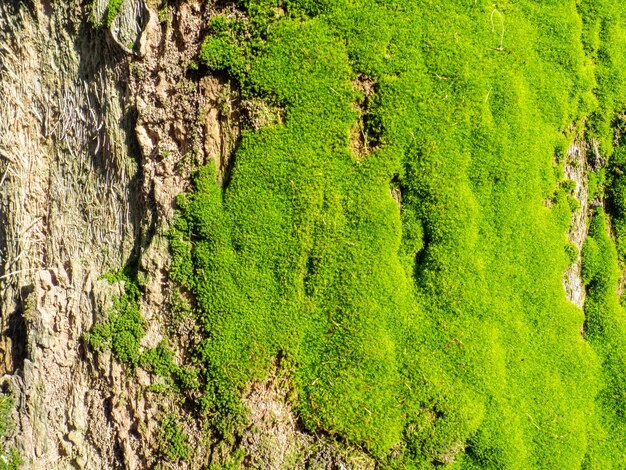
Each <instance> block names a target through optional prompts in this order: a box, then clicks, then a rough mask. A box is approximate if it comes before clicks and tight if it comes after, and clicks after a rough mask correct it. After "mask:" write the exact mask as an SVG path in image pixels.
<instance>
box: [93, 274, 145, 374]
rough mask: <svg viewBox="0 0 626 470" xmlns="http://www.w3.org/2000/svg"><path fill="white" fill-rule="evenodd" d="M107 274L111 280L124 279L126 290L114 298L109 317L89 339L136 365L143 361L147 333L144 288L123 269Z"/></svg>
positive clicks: (97, 327)
mask: <svg viewBox="0 0 626 470" xmlns="http://www.w3.org/2000/svg"><path fill="white" fill-rule="evenodd" d="M103 278H105V279H107V280H108V281H109V282H111V283H115V282H124V293H123V294H122V295H121V296H119V297H118V298H116V299H115V300H114V303H113V309H112V310H111V312H109V315H108V318H107V319H106V320H104V321H103V322H101V323H98V324H96V325H94V327H93V328H92V329H91V331H90V332H89V334H88V335H87V342H88V343H89V344H90V345H91V347H92V348H94V350H96V351H98V350H102V349H110V350H111V351H112V353H113V356H114V357H115V358H116V359H117V360H118V361H120V362H122V363H124V364H128V365H130V366H131V367H135V366H137V365H139V360H140V356H141V353H140V342H141V338H143V336H144V334H145V327H144V321H143V319H142V317H141V313H140V310H139V298H140V295H141V290H140V288H139V285H138V284H137V283H136V282H135V281H133V280H132V279H131V278H130V277H129V276H128V275H127V274H126V273H124V272H123V271H119V272H117V273H109V274H105V275H104V276H103Z"/></svg>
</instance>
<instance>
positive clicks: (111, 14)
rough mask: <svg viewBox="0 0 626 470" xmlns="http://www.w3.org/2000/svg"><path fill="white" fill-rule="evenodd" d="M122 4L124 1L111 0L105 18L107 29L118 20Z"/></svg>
mask: <svg viewBox="0 0 626 470" xmlns="http://www.w3.org/2000/svg"><path fill="white" fill-rule="evenodd" d="M122 2H123V0H109V4H108V6H107V10H106V18H105V22H106V26H107V28H108V27H110V26H111V25H112V24H113V21H115V18H117V15H118V14H119V12H120V9H121V8H122Z"/></svg>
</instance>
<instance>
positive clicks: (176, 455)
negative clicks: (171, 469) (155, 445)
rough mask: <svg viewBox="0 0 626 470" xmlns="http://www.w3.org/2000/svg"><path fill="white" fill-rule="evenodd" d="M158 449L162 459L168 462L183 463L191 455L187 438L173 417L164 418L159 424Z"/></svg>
mask: <svg viewBox="0 0 626 470" xmlns="http://www.w3.org/2000/svg"><path fill="white" fill-rule="evenodd" d="M159 448H160V451H161V454H162V455H163V457H164V458H165V459H166V460H168V461H170V462H179V461H181V460H183V461H185V460H188V459H189V456H190V455H191V447H190V446H189V437H188V436H187V435H186V434H185V433H184V431H183V429H182V426H181V425H180V423H179V422H178V421H177V419H176V417H174V416H173V415H168V416H166V417H165V418H164V419H163V421H162V422H161V426H160V428H159Z"/></svg>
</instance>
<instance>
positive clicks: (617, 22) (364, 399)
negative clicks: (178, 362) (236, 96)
mask: <svg viewBox="0 0 626 470" xmlns="http://www.w3.org/2000/svg"><path fill="white" fill-rule="evenodd" d="M240 6H241V8H242V9H243V11H244V13H245V15H246V19H245V20H244V19H240V20H233V19H232V18H226V17H219V16H218V17H216V18H215V19H214V20H213V21H212V24H211V25H210V29H211V32H210V34H209V36H208V37H207V39H206V41H205V43H204V44H203V48H202V51H201V53H200V60H201V61H202V62H203V63H204V65H205V66H207V67H208V68H209V69H210V70H213V71H216V72H220V73H224V72H226V73H228V74H229V75H230V77H231V79H232V80H233V81H234V82H236V83H237V84H238V86H239V87H240V89H241V90H242V94H243V95H244V96H248V97H254V98H255V99H262V100H264V101H265V102H266V103H268V104H269V105H271V106H278V107H281V108H283V109H284V110H285V111H284V122H283V123H276V124H274V125H271V126H268V127H265V128H262V129H259V130H257V131H246V132H244V133H243V135H242V140H241V144H240V146H239V147H238V149H237V151H236V153H235V155H234V158H235V164H234V167H233V171H232V175H231V178H230V184H229V185H228V186H227V187H226V188H225V189H223V188H221V187H220V186H219V185H218V184H217V183H216V175H215V172H214V170H213V169H212V168H211V167H210V166H209V167H206V168H202V169H201V170H200V171H199V172H198V174H197V175H196V177H195V179H194V189H193V191H192V192H191V193H190V194H189V195H186V196H184V197H181V198H180V199H179V206H180V211H179V214H178V216H177V219H176V220H175V222H174V229H173V230H172V233H171V248H172V254H173V264H172V272H171V275H172V278H173V279H174V280H176V281H178V282H179V283H181V284H182V285H183V286H185V287H186V288H187V289H189V290H190V291H191V292H192V293H193V294H194V295H195V297H196V300H197V304H198V310H199V317H200V321H201V323H202V327H203V331H204V334H205V340H204V342H203V344H202V345H201V347H200V348H198V350H197V351H196V353H197V356H198V357H199V358H201V361H202V363H203V371H202V382H203V387H204V389H203V396H202V399H201V404H202V405H203V407H204V408H205V409H206V410H207V411H209V412H210V413H212V415H213V416H214V417H215V423H216V425H217V426H218V429H219V430H221V431H222V433H224V434H228V433H229V432H233V431H234V430H236V429H237V426H238V425H239V424H240V423H241V422H242V421H241V420H242V417H243V416H244V410H243V407H242V404H241V401H240V394H241V392H242V390H243V389H244V388H245V385H246V384H247V383H248V382H249V381H250V380H254V379H262V378H264V376H265V375H266V374H267V371H268V369H269V367H270V364H271V361H272V358H273V357H275V356H277V355H281V357H283V358H284V359H285V363H287V364H289V369H290V373H291V374H292V376H293V381H294V387H295V390H296V392H297V396H298V397H299V398H298V403H297V412H298V414H299V417H300V418H301V419H302V422H303V423H304V425H305V426H306V427H307V428H308V429H310V430H312V431H317V430H322V431H325V432H328V433H330V434H336V435H338V436H341V437H342V438H343V439H346V440H348V441H350V442H352V443H355V444H357V445H360V446H362V447H363V448H364V449H366V450H367V451H368V452H370V453H371V454H372V455H374V456H376V457H377V458H378V459H380V461H381V462H382V463H383V464H384V465H385V466H389V467H398V468H421V467H427V466H430V465H438V464H450V465H454V466H456V467H458V468H507V469H508V468H519V469H527V468H554V469H563V468H581V467H584V468H621V467H623V466H624V465H625V462H624V455H626V448H625V447H626V445H625V444H626V441H624V439H623V438H619V437H618V436H619V435H620V433H621V434H623V432H622V431H621V430H622V427H623V426H624V419H625V418H624V413H623V410H622V408H623V406H624V403H626V401H624V397H623V391H622V388H623V374H624V373H625V372H626V367H625V365H624V362H623V360H622V355H623V351H626V348H624V347H622V346H623V342H624V341H626V332H625V331H624V330H623V326H622V325H623V323H622V320H621V318H622V315H623V312H622V311H621V307H620V306H619V302H618V298H617V295H616V294H615V292H616V284H617V272H618V271H617V264H616V263H617V255H616V251H615V247H614V246H613V242H612V241H611V240H610V239H609V238H608V235H606V234H605V232H604V231H603V230H604V229H603V228H602V225H603V222H602V220H603V215H602V214H598V215H597V216H596V217H595V218H594V222H593V224H592V230H591V236H590V239H589V241H588V242H587V244H586V245H585V249H584V253H583V258H584V277H585V282H586V283H587V285H588V288H589V296H588V301H587V305H586V306H585V314H586V318H585V314H583V312H581V311H580V310H579V309H577V308H576V307H575V306H574V305H572V304H571V303H569V302H568V301H567V300H566V298H565V293H564V289H563V285H562V276H563V272H564V270H565V269H566V268H567V266H568V265H569V264H570V263H571V261H572V259H573V258H574V256H575V254H576V253H573V252H572V249H571V247H569V246H568V245H567V244H566V233H567V230H568V228H569V223H570V217H571V212H572V209H573V207H572V204H571V195H570V194H569V193H571V189H572V188H571V183H568V182H561V181H560V178H559V171H558V168H555V164H554V157H555V155H559V154H562V153H563V149H564V148H566V147H567V145H568V143H569V141H568V139H569V138H570V137H564V132H565V131H566V129H568V128H569V126H570V125H571V124H572V123H575V122H582V121H583V120H585V121H586V122H588V123H589V126H590V129H591V131H590V132H591V133H592V136H593V138H594V139H596V140H597V141H598V142H599V148H600V149H601V152H602V155H605V156H609V155H610V154H611V153H612V147H613V143H614V135H613V127H612V126H611V123H612V122H613V119H614V116H615V113H616V112H617V111H619V110H620V108H622V107H624V106H625V105H626V92H625V90H626V77H625V76H624V74H625V73H626V56H625V54H626V28H625V27H624V25H625V23H626V12H625V10H624V8H623V7H622V6H621V3H620V2H617V1H609V0H606V1H601V2H595V1H594V2H592V1H579V2H575V1H566V2H536V1H530V0H525V1H520V2H515V3H513V2H508V1H507V2H500V3H498V4H497V5H495V6H494V4H493V3H492V2H486V1H481V0H478V1H474V2H465V3H462V4H461V3H459V2H447V1H446V2H434V1H402V0H396V1H393V0H390V1H378V2H365V1H362V2H361V1H347V0H346V1H323V2H322V1H287V2H278V3H276V2H267V1H266V2H264V1H254V0H249V1H246V2H241V4H240ZM278 7H280V8H278ZM363 82H367V83H371V84H372V85H371V87H370V88H371V89H372V90H373V91H372V94H371V96H369V97H368V98H367V100H365V99H364V91H363V89H364V86H363ZM359 103H361V104H362V103H366V105H365V106H364V105H359ZM363 107H364V108H365V109H361V108H363ZM359 120H362V121H363V122H362V123H361V125H360V129H362V132H363V133H364V134H366V135H365V136H364V140H365V141H367V142H370V143H371V145H369V147H368V148H369V150H368V152H367V153H366V154H365V155H358V153H357V151H356V150H355V147H356V146H357V145H358V144H357V143H355V140H354V139H355V138H354V132H353V129H355V127H357V126H359ZM615 158H617V157H615ZM616 161H617V160H616ZM598 181H599V183H598V186H599V187H600V186H602V185H603V184H604V180H603V177H602V178H599V180H598ZM615 188H616V189H615V191H618V190H619V186H615ZM600 192H601V191H600ZM394 195H395V196H394ZM547 200H550V201H551V203H550V204H546V201H547ZM398 201H399V202H400V203H398ZM603 234H604V235H603ZM583 323H584V324H585V325H586V328H587V329H586V332H585V334H584V335H583V336H581V326H582V325H583Z"/></svg>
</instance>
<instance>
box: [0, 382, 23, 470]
mask: <svg viewBox="0 0 626 470" xmlns="http://www.w3.org/2000/svg"><path fill="white" fill-rule="evenodd" d="M14 407H15V402H14V400H13V398H12V397H11V396H10V395H5V394H1V395H0V442H1V443H2V450H1V451H0V470H17V469H19V468H20V467H21V466H22V464H23V461H22V458H21V457H20V455H19V454H18V453H17V450H15V449H8V450H7V446H6V444H5V439H6V435H7V433H8V432H9V431H10V430H11V429H13V423H12V421H11V414H12V413H13V408H14Z"/></svg>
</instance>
